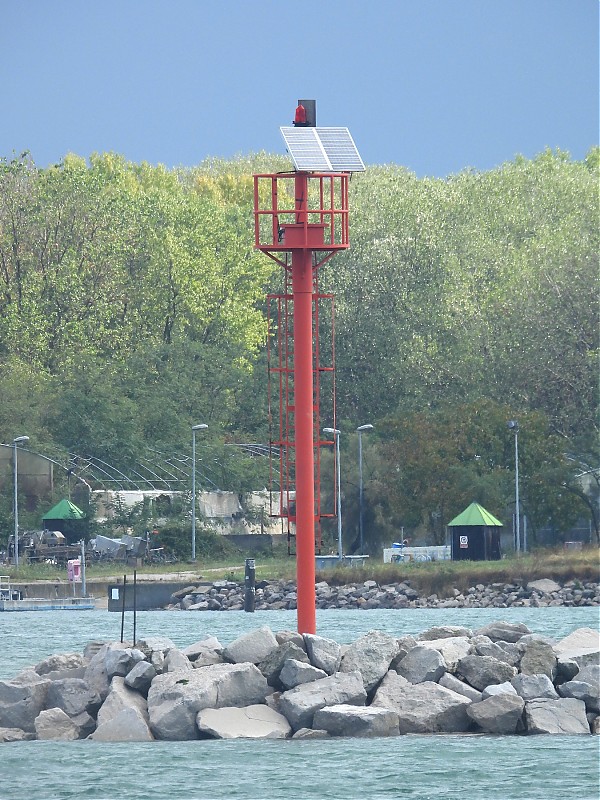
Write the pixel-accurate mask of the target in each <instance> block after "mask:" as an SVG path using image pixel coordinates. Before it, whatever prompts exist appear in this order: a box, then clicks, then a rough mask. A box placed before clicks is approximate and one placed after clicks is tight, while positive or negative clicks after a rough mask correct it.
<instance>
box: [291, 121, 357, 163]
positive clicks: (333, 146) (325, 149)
mask: <svg viewBox="0 0 600 800" xmlns="http://www.w3.org/2000/svg"><path fill="white" fill-rule="evenodd" d="M280 130H281V135H282V136H283V139H284V141H285V144H286V147H287V150H288V153H289V154H290V156H291V159H292V161H293V162H294V166H295V167H296V169H297V170H298V171H300V172H364V170H365V165H364V164H363V162H362V159H361V157H360V154H359V152H358V150H357V148H356V145H355V144H354V140H353V138H352V136H351V135H350V131H349V130H348V128H310V127H309V128H303V127H298V128H294V127H285V128H281V129H280Z"/></svg>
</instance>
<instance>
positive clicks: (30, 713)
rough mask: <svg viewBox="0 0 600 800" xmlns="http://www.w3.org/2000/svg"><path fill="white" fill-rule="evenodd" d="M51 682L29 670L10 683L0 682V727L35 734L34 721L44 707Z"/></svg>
mask: <svg viewBox="0 0 600 800" xmlns="http://www.w3.org/2000/svg"><path fill="white" fill-rule="evenodd" d="M50 685H51V681H49V680H47V679H46V678H44V677H42V676H41V675H38V674H37V673H36V672H34V671H33V670H31V671H30V672H28V673H21V674H20V675H18V676H17V677H16V678H14V679H13V680H12V681H2V680H0V727H2V728H20V729H21V730H23V731H27V732H28V733H35V719H36V717H37V716H38V714H39V713H40V711H42V709H44V708H45V707H46V696H47V694H48V688H49V687H50Z"/></svg>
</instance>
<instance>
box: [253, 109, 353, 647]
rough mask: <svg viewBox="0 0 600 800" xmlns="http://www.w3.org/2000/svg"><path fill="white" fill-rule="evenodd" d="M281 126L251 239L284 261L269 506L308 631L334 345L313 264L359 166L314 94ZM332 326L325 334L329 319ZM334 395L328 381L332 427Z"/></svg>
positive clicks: (342, 222) (259, 188)
mask: <svg viewBox="0 0 600 800" xmlns="http://www.w3.org/2000/svg"><path fill="white" fill-rule="evenodd" d="M281 133H282V136H283V138H284V141H285V144H286V147H287V150H288V153H289V155H290V156H291V159H292V161H293V163H294V170H293V171H290V172H283V173H275V174H263V175H255V176H254V227H255V246H256V248H257V249H259V250H262V252H263V253H265V254H266V255H267V256H269V257H270V258H272V259H273V260H274V261H276V262H277V263H278V264H280V265H281V266H282V267H283V269H284V271H285V272H284V291H283V293H282V294H280V295H270V296H269V300H270V301H271V303H274V306H275V309H276V311H275V316H276V318H275V320H274V321H273V322H274V324H275V326H276V330H275V331H274V335H273V336H270V337H269V417H270V423H271V431H272V435H271V445H272V449H273V451H274V452H276V453H277V454H278V455H277V463H278V467H277V470H276V472H277V475H276V478H277V483H278V484H279V488H280V492H279V495H278V496H279V502H278V508H277V509H276V510H275V511H274V512H273V509H272V513H273V515H274V516H280V517H283V518H287V521H288V542H290V540H291V539H293V540H294V541H295V551H296V576H297V587H298V631H299V632H300V633H315V632H316V602H315V550H317V551H318V552H320V519H321V517H322V516H333V514H323V513H322V510H321V491H320V449H321V447H323V446H325V445H331V444H333V442H331V441H322V440H321V436H320V430H321V419H320V396H321V391H322V388H323V387H322V384H323V382H324V381H325V376H327V374H329V373H331V374H332V373H333V369H334V364H333V356H334V348H333V340H331V342H330V343H329V345H328V346H323V343H322V342H320V341H319V328H320V323H319V315H320V308H321V306H322V305H323V301H326V300H330V301H331V314H332V316H333V302H332V301H333V298H332V296H331V295H322V294H320V293H319V288H318V270H319V268H320V267H321V266H323V264H325V262H327V261H329V259H330V258H331V257H332V256H334V255H335V253H336V252H338V251H339V250H345V249H347V248H348V247H349V239H348V181H349V177H350V174H351V173H352V172H363V171H364V169H365V167H364V164H363V162H362V160H361V158H360V155H359V153H358V151H357V149H356V146H355V144H354V141H353V140H352V137H351V136H350V132H349V131H348V129H347V128H318V127H316V113H315V102H314V101H311V100H300V101H299V102H298V107H297V108H296V112H295V118H294V124H293V126H290V127H282V128H281ZM271 308H272V305H271V304H270V309H271ZM332 322H333V320H332ZM270 323H271V320H270ZM271 329H272V327H271ZM331 331H332V337H333V324H332V325H331ZM324 361H327V362H328V363H327V364H325V363H324ZM330 383H331V386H332V387H333V381H331V382H330ZM277 400H278V405H279V418H278V420H276V421H275V420H274V416H275V414H274V408H273V406H276V405H277V402H276V401H277ZM334 401H335V390H334V389H333V390H332V404H331V405H332V412H333V415H334V427H335V410H334V409H335V402H334ZM272 496H273V495H272ZM294 526H295V535H291V534H290V531H291V529H292V528H293V527H294ZM290 552H291V551H290ZM339 555H340V557H341V555H342V554H341V553H340V554H339Z"/></svg>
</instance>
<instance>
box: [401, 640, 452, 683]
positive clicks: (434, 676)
mask: <svg viewBox="0 0 600 800" xmlns="http://www.w3.org/2000/svg"><path fill="white" fill-rule="evenodd" d="M445 671H446V664H445V662H444V659H443V657H442V655H441V653H439V652H438V651H437V650H434V649H432V648H431V647H426V646H425V645H417V646H416V647H413V648H412V650H409V651H408V653H407V654H406V655H405V656H404V658H403V659H402V661H400V663H399V664H398V666H397V667H396V672H397V673H398V675H402V677H403V678H406V680H407V681H408V682H409V683H423V682H424V681H438V680H439V679H440V678H441V677H442V675H443V674H444V672H445Z"/></svg>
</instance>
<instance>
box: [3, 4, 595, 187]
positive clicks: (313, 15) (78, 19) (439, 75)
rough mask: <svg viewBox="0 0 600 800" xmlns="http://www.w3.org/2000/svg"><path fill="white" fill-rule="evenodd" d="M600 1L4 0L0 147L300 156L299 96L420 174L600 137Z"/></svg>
mask: <svg viewBox="0 0 600 800" xmlns="http://www.w3.org/2000/svg"><path fill="white" fill-rule="evenodd" d="M598 9H599V5H598V0H24V1H23V2H20V3H19V2H16V0H0V76H1V78H2V116H1V118H0V156H5V157H11V156H12V155H13V152H16V153H20V152H22V151H23V150H30V151H31V153H32V155H33V158H34V160H35V161H36V163H38V164H39V165H40V166H47V165H48V164H51V163H56V162H59V161H60V160H61V159H62V158H63V157H64V155H65V154H66V153H68V152H74V153H77V154H78V155H81V156H86V157H87V156H89V155H90V154H91V153H93V152H102V151H108V150H110V151H114V152H117V153H121V154H123V155H124V156H125V157H126V158H128V159H131V160H133V161H149V162H150V163H153V164H154V163H158V162H161V163H164V164H166V165H167V166H169V167H171V166H178V165H184V166H192V165H195V164H198V163H200V162H201V161H202V160H203V159H204V158H207V157H209V156H219V157H224V158H231V157H233V156H235V155H236V154H240V153H243V154H247V153H251V152H257V151H260V150H266V151H268V152H273V153H283V152H284V146H283V142H282V140H281V138H280V134H279V126H280V125H288V124H290V122H291V119H292V115H293V111H294V108H295V105H296V100H297V99H298V98H300V97H307V98H315V99H316V100H317V117H318V120H317V121H318V124H319V125H323V126H326V125H347V126H348V127H349V128H350V130H351V132H352V134H353V136H354V139H355V141H356V144H357V146H358V148H359V150H360V152H361V155H362V156H363V160H364V161H365V162H366V163H367V164H385V163H392V162H393V163H396V164H402V165H404V166H406V167H407V168H408V169H410V170H412V171H414V172H416V173H417V175H419V176H423V175H437V176H446V175H448V174H450V173H453V172H457V171H459V170H461V169H464V168H466V167H473V168H475V169H489V168H492V167H494V166H495V165H498V164H501V163H502V162H504V161H507V160H510V159H512V158H514V156H515V155H516V154H517V153H522V154H523V155H525V156H527V157H533V156H534V155H535V154H536V153H539V152H540V151H542V150H543V149H544V148H545V147H552V148H554V147H559V148H561V149H564V150H568V151H569V152H570V153H571V155H572V156H573V157H574V158H578V159H580V158H583V157H584V156H585V154H586V152H587V151H588V150H589V148H590V147H591V146H593V145H595V144H597V143H598V16H599V15H598Z"/></svg>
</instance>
